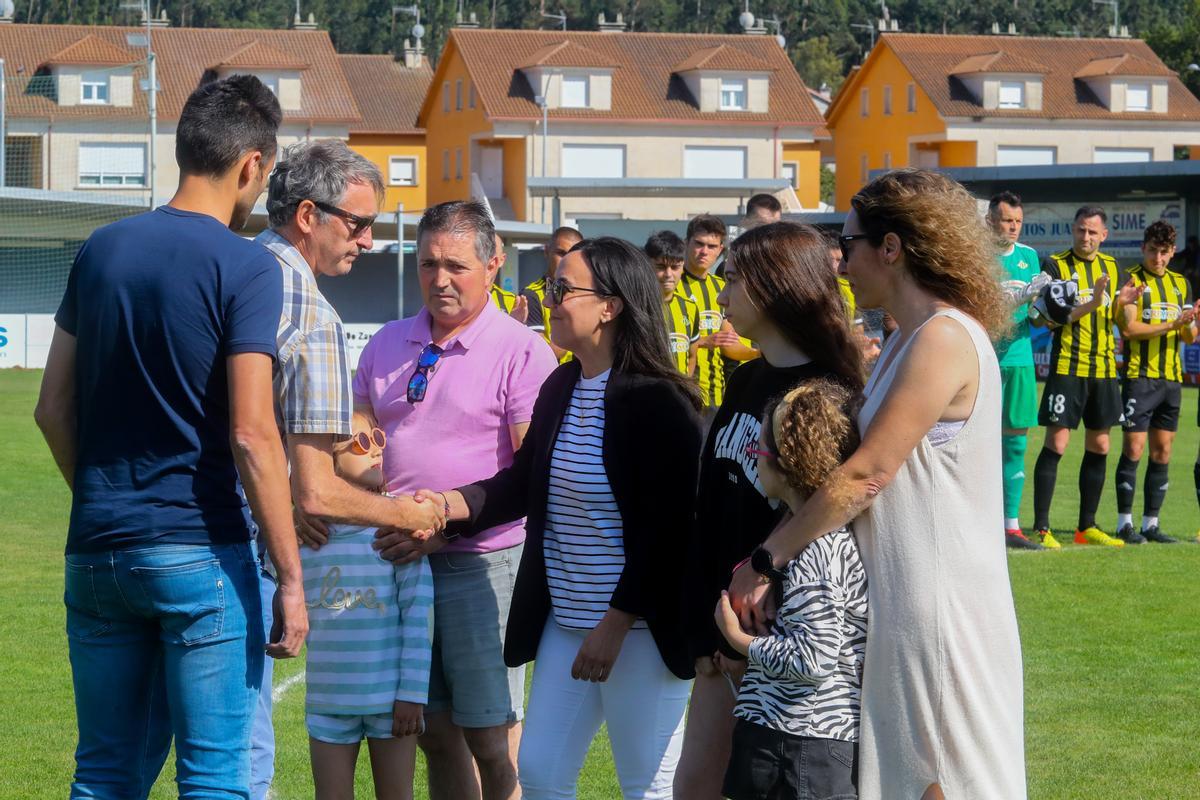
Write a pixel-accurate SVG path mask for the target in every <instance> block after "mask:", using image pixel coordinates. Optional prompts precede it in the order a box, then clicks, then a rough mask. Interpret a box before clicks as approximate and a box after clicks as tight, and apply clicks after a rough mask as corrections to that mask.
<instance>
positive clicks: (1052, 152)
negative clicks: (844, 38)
mask: <svg viewBox="0 0 1200 800" xmlns="http://www.w3.org/2000/svg"><path fill="white" fill-rule="evenodd" d="M825 116H826V120H827V122H828V125H829V129H830V132H831V134H832V136H833V151H834V158H835V162H836V164H837V193H836V203H835V205H836V207H837V209H838V210H840V211H845V210H847V209H848V208H849V207H850V198H851V197H853V196H854V193H855V192H856V191H858V189H859V188H860V187H862V186H863V184H865V183H866V182H867V179H868V176H869V174H870V172H871V171H872V170H878V169H890V168H893V167H904V166H917V167H977V166H979V167H989V166H1027V165H1038V164H1092V163H1114V162H1131V161H1170V160H1172V159H1173V158H1174V151H1175V148H1176V147H1181V146H1189V145H1196V144H1200V101H1197V99H1196V98H1195V97H1194V96H1193V95H1192V93H1191V92H1189V91H1188V89H1187V87H1185V86H1184V85H1183V83H1182V82H1181V81H1180V80H1179V77H1178V76H1177V75H1176V74H1175V73H1174V72H1172V71H1171V70H1170V69H1168V68H1167V66H1166V65H1165V64H1163V62H1162V61H1161V60H1160V59H1159V58H1158V56H1157V55H1155V53H1154V51H1153V50H1151V49H1150V47H1149V46H1148V45H1146V43H1145V42H1143V41H1140V40H1137V39H1074V38H1051V37H1026V36H952V35H939V34H910V33H885V34H882V35H881V36H880V37H879V40H878V41H877V42H876V44H875V47H874V49H872V50H871V52H870V54H869V55H868V56H867V59H866V61H864V62H863V64H862V66H861V67H856V68H855V69H854V70H853V71H852V72H851V73H850V75H849V76H848V77H847V79H846V81H845V82H844V83H843V84H842V87H841V89H840V91H839V92H838V94H837V96H836V97H834V98H833V102H832V104H831V105H830V107H829V109H828V111H827V112H826V115H825Z"/></svg>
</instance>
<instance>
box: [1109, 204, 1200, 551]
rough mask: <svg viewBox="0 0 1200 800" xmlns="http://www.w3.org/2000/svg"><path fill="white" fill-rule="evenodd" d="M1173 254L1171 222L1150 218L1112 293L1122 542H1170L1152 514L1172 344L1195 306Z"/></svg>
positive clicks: (1175, 364)
mask: <svg viewBox="0 0 1200 800" xmlns="http://www.w3.org/2000/svg"><path fill="white" fill-rule="evenodd" d="M1174 255H1175V228H1174V227H1173V226H1171V225H1169V224H1167V223H1166V222H1163V221H1162V220H1159V221H1158V222H1154V223H1151V224H1150V226H1149V227H1147V228H1146V231H1145V233H1144V234H1143V235H1142V263H1140V264H1139V265H1137V266H1136V267H1134V268H1133V269H1131V270H1130V271H1129V282H1128V283H1127V284H1125V286H1124V287H1122V289H1121V292H1120V294H1119V295H1118V297H1117V324H1118V325H1119V326H1120V327H1121V334H1122V336H1123V337H1124V339H1125V352H1126V360H1125V382H1124V384H1123V385H1122V387H1121V400H1122V403H1123V404H1124V411H1125V418H1124V420H1123V422H1122V424H1121V427H1122V429H1123V436H1122V439H1121V460H1120V461H1118V462H1117V473H1116V484H1117V537H1118V538H1120V539H1123V540H1124V541H1125V543H1126V544H1141V543H1142V542H1144V541H1147V540H1149V541H1152V542H1159V543H1162V544H1172V543H1174V542H1175V539H1174V537H1172V536H1168V535H1167V534H1165V533H1163V532H1162V531H1161V530H1160V529H1159V525H1158V512H1159V510H1160V509H1161V508H1162V504H1163V500H1165V499H1166V495H1167V466H1168V464H1169V462H1170V460H1171V444H1172V442H1173V440H1174V439H1175V430H1176V429H1177V428H1178V427H1179V399H1180V384H1181V383H1182V382H1183V368H1182V365H1181V364H1180V360H1179V345H1180V343H1181V342H1192V341H1193V340H1195V338H1196V327H1195V316H1196V309H1195V308H1194V307H1193V306H1192V296H1191V290H1190V288H1189V287H1188V282H1187V279H1186V278H1184V277H1183V276H1182V275H1180V274H1179V273H1178V272H1173V271H1172V270H1170V269H1169V268H1168V267H1167V265H1168V264H1170V263H1171V258H1172V257H1173V256H1174ZM1147 434H1149V439H1150V464H1149V465H1148V466H1147V467H1146V482H1145V484H1144V485H1143V491H1144V493H1145V497H1144V498H1143V501H1142V502H1143V506H1142V530H1141V532H1140V533H1139V532H1137V531H1136V530H1134V527H1133V495H1134V491H1135V490H1134V487H1135V486H1136V484H1137V471H1138V462H1139V461H1140V460H1141V458H1142V452H1143V451H1144V450H1145V448H1146V439H1147ZM1197 474H1198V475H1200V471H1198V472H1197Z"/></svg>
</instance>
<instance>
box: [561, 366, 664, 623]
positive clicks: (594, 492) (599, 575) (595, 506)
mask: <svg viewBox="0 0 1200 800" xmlns="http://www.w3.org/2000/svg"><path fill="white" fill-rule="evenodd" d="M608 376H609V371H607V370H606V371H605V372H602V373H600V374H599V375H597V376H596V377H594V378H583V377H580V379H579V382H578V383H577V384H575V391H574V392H572V394H571V403H570V405H569V406H567V411H566V413H565V414H564V415H563V420H562V424H561V425H560V426H559V429H558V438H557V439H555V441H554V450H553V452H552V453H551V454H550V484H549V493H548V495H547V499H546V533H545V540H544V543H543V555H544V556H545V559H546V583H547V584H548V585H549V587H550V601H551V604H552V606H553V608H554V620H555V622H557V623H558V624H559V625H561V626H563V627H564V628H581V629H584V630H590V629H591V628H594V627H596V625H597V624H598V623H599V622H600V619H601V618H602V617H603V616H604V614H605V612H606V611H608V607H609V601H610V600H611V599H612V594H613V590H614V589H616V588H617V581H618V580H619V579H620V577H621V572H622V571H623V570H624V569H625V545H624V539H623V532H622V528H621V512H620V510H619V509H618V508H617V501H616V498H615V497H613V493H612V487H610V486H609V483H608V475H607V474H606V473H605V471H604V387H605V385H607V383H608ZM634 627H635V628H644V627H646V623H645V621H644V620H638V621H637V623H635V624H634Z"/></svg>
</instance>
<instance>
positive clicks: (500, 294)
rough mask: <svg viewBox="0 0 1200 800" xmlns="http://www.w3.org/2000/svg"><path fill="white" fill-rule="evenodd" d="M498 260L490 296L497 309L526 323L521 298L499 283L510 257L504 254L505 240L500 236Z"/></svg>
mask: <svg viewBox="0 0 1200 800" xmlns="http://www.w3.org/2000/svg"><path fill="white" fill-rule="evenodd" d="M495 242H496V243H495V247H496V256H495V257H496V258H497V259H499V260H500V263H499V265H498V266H497V267H496V275H495V277H494V278H492V285H491V286H489V287H488V294H489V295H490V296H491V298H492V302H493V303H495V304H496V307H497V308H499V309H500V310H501V311H503V312H504V313H505V314H508V315H509V316H511V317H516V318H517V319H518V320H519V321H521V322H524V321H525V314H526V313H527V311H526V308H525V306H524V304H523V303H520V298H518V297H517V296H516V295H515V294H513V293H512V292H510V291H508V290H507V289H502V288H500V284H499V283H497V281H499V280H500V270H502V269H504V262H505V261H507V260H508V255H507V254H506V253H505V252H504V240H503V239H501V238H500V234H498V233H497V234H495Z"/></svg>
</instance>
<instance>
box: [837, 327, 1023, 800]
mask: <svg viewBox="0 0 1200 800" xmlns="http://www.w3.org/2000/svg"><path fill="white" fill-rule="evenodd" d="M935 317H950V318H951V319H954V320H956V321H958V323H959V324H961V325H962V326H963V327H964V328H965V329H966V330H967V331H968V332H969V333H970V335H971V340H972V341H973V342H974V344H975V352H976V355H977V356H978V359H979V392H978V395H977V396H976V400H975V405H974V408H973V410H972V411H971V415H970V417H969V418H968V419H967V420H966V421H965V423H964V424H963V425H962V426H961V428H959V429H958V430H957V432H953V431H951V435H950V438H949V439H947V440H945V441H943V442H942V443H941V444H939V445H937V446H934V445H933V444H931V443H930V437H926V438H924V439H922V440H921V443H920V444H919V445H917V447H916V449H915V450H914V451H913V453H912V454H911V455H910V456H909V457H908V460H907V461H905V462H904V464H903V465H902V466H901V467H900V471H899V472H898V473H897V474H896V477H895V479H894V480H893V481H892V483H891V484H889V485H888V486H887V487H886V488H885V489H884V490H883V491H882V492H881V493H880V495H879V496H878V497H877V498H876V499H875V502H874V503H873V504H872V505H871V507H870V508H869V509H868V510H867V511H866V512H864V513H863V515H862V516H860V517H859V518H858V519H857V520H855V522H854V531H855V534H856V536H857V538H858V543H859V548H860V550H861V552H862V559H863V564H864V565H865V567H866V571H867V585H868V592H869V598H870V616H869V624H868V629H867V653H866V658H865V663H864V675H863V695H862V696H863V703H862V727H861V739H860V750H861V760H860V766H859V792H860V795H859V796H860V797H861V798H864V799H865V800H879V799H883V800H893V798H894V799H895V800H918V798H920V797H921V794H922V793H923V792H924V791H925V789H926V788H927V787H928V786H929V785H930V784H932V783H938V784H940V786H941V788H942V791H943V792H944V793H945V795H946V797H947V798H948V800H993V798H994V799H995V800H1021V799H1022V798H1024V797H1025V796H1026V790H1025V751H1024V742H1023V708H1024V696H1023V694H1022V691H1023V681H1022V675H1021V642H1020V638H1019V636H1018V634H1017V618H1016V611H1015V609H1014V607H1013V599H1012V587H1011V585H1010V583H1009V577H1008V562H1007V556H1006V553H1005V546H1004V535H1003V533H1004V532H1003V530H1002V529H1001V525H1002V520H1003V518H1004V513H1003V508H1002V505H1003V498H1002V494H1001V492H1002V488H1003V480H1002V478H1001V471H1000V431H1001V423H1000V370H999V367H998V366H997V363H996V356H995V351H994V350H993V349H992V345H991V342H989V341H988V337H987V334H986V333H985V332H984V330H983V328H982V327H981V326H980V325H979V323H978V322H976V321H975V320H974V319H972V318H971V317H969V316H967V315H966V314H964V313H962V312H960V311H957V310H947V311H941V312H939V313H938V314H936V315H935ZM896 338H898V337H895V338H894V339H893V341H891V342H889V345H891V347H890V348H889V347H885V348H884V351H883V353H882V354H881V356H880V359H879V363H880V364H883V365H885V366H884V369H883V370H882V372H877V373H876V374H874V375H872V377H871V380H870V382H869V383H868V384H867V389H866V403H865V405H864V407H863V409H862V412H861V414H860V415H859V429H860V430H861V431H863V432H864V433H865V432H866V431H867V429H868V428H870V426H871V420H872V418H873V417H874V416H875V414H876V412H877V411H878V410H879V407H880V404H881V403H882V402H883V400H884V398H885V397H886V395H887V394H888V391H889V389H890V387H891V383H892V380H893V379H894V377H895V375H896V370H897V366H898V365H899V364H900V363H901V361H903V359H904V358H905V356H906V350H907V348H908V343H910V342H911V341H912V339H913V338H914V337H911V336H910V337H909V338H908V342H906V343H905V344H904V345H902V346H901V349H900V350H899V352H897V353H895V354H894V357H892V355H893V354H892V353H891V352H890V351H891V350H895V348H896V346H897V345H898V342H897V341H896V340H895V339H896ZM939 427H940V429H941V430H939V431H938V432H939V433H945V432H946V431H945V429H946V427H947V426H946V425H945V424H942V425H940V426H939ZM934 438H939V437H934ZM941 438H945V437H944V436H943V437H941Z"/></svg>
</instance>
